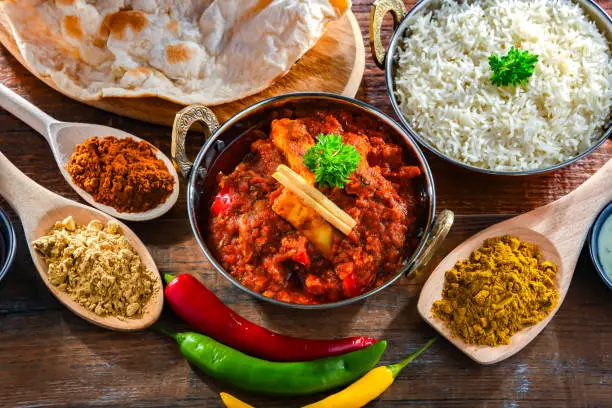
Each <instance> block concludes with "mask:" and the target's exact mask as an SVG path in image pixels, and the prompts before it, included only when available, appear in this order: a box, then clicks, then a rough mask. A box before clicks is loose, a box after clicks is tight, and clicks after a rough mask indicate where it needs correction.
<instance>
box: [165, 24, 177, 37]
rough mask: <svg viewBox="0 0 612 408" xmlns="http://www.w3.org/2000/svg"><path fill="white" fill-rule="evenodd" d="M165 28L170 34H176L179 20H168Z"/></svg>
mask: <svg viewBox="0 0 612 408" xmlns="http://www.w3.org/2000/svg"><path fill="white" fill-rule="evenodd" d="M166 28H167V29H168V31H170V32H171V33H172V34H175V35H176V34H178V30H179V22H178V21H177V20H172V21H169V22H168V24H166Z"/></svg>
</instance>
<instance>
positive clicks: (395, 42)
mask: <svg viewBox="0 0 612 408" xmlns="http://www.w3.org/2000/svg"><path fill="white" fill-rule="evenodd" d="M436 1H439V0H419V1H417V2H416V4H414V5H413V6H412V7H411V8H410V10H408V12H407V13H406V15H405V16H404V18H403V19H402V21H401V22H400V23H399V24H398V26H397V28H396V29H394V32H393V35H392V37H391V41H390V42H389V46H388V49H387V54H386V56H385V64H384V71H385V83H386V89H387V96H388V97H389V101H390V102H391V105H392V106H393V111H394V112H395V115H396V116H397V117H398V118H399V120H400V123H401V124H402V126H403V127H404V128H405V129H406V131H407V132H408V133H409V134H410V136H412V138H413V139H415V140H416V141H417V142H418V143H419V144H420V145H421V146H423V147H424V148H425V149H427V150H428V151H430V152H431V153H433V154H435V155H436V156H437V157H439V158H441V159H443V160H445V161H447V162H450V163H452V164H454V165H457V166H459V167H462V168H464V169H468V170H471V171H475V172H478V173H484V174H491V175H497V176H528V175H532V174H540V173H547V172H550V171H554V170H557V169H560V168H562V167H565V166H568V165H570V164H572V163H575V162H577V161H578V160H580V159H582V158H584V157H585V156H587V155H589V154H591V153H592V152H593V151H595V150H596V149H597V148H599V147H600V146H601V145H602V144H603V143H604V142H605V141H606V140H608V138H610V136H611V135H612V106H611V107H610V111H611V113H610V116H609V119H608V121H607V123H606V124H605V125H604V129H602V131H601V137H600V138H599V139H598V140H597V141H596V142H595V143H594V144H593V145H591V146H590V147H589V148H588V149H586V150H585V151H583V152H582V153H579V154H578V155H576V156H573V157H571V158H569V159H568V160H565V161H563V162H561V163H557V164H554V165H552V166H548V167H543V168H538V169H530V170H509V171H506V170H492V169H485V168H481V167H477V166H473V165H470V164H467V163H464V162H461V161H459V160H457V159H455V158H453V157H451V156H449V155H447V154H445V153H443V152H442V151H440V150H438V149H437V148H436V147H434V146H433V145H432V144H431V143H429V142H428V141H427V140H426V139H425V138H424V137H423V136H421V134H420V133H419V132H417V131H416V130H414V129H413V128H412V126H411V125H410V123H409V122H408V119H407V118H406V117H405V114H404V113H403V112H402V110H401V109H400V107H399V104H398V102H397V99H396V97H395V80H394V77H393V75H394V73H395V72H394V62H395V55H396V52H397V50H398V48H399V43H400V41H401V39H402V38H403V37H404V32H405V31H406V28H407V26H408V24H409V17H411V16H412V15H413V14H415V13H417V12H418V11H420V10H421V9H422V8H426V7H427V6H428V5H429V4H430V3H434V2H436ZM571 1H572V2H574V3H576V4H578V5H579V6H580V7H582V8H583V9H584V10H585V12H586V13H587V15H590V12H589V10H587V9H586V6H585V4H583V3H586V4H588V5H589V6H591V7H593V9H594V10H595V11H596V12H597V13H599V14H600V15H601V16H602V17H603V21H604V22H605V24H606V26H607V27H608V28H609V30H610V32H611V33H612V18H611V17H610V16H609V15H608V13H606V11H605V10H604V9H603V8H601V7H600V6H599V5H598V4H597V3H595V2H594V1H593V0H571ZM370 34H371V33H370ZM604 36H605V35H604ZM606 40H607V41H608V45H609V46H612V42H611V41H610V39H608V38H607V37H606ZM606 127H607V128H606Z"/></svg>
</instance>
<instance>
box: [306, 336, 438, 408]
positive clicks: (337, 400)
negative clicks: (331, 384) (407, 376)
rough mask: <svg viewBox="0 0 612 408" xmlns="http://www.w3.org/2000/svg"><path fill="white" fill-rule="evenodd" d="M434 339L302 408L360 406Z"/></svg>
mask: <svg viewBox="0 0 612 408" xmlns="http://www.w3.org/2000/svg"><path fill="white" fill-rule="evenodd" d="M434 341H436V339H435V338H433V339H431V340H429V341H428V342H427V343H426V344H425V345H424V346H423V347H421V348H420V349H418V350H417V351H416V352H414V353H413V354H411V355H410V356H409V357H408V358H407V359H405V360H403V361H401V362H399V363H397V364H392V365H388V366H380V367H376V368H374V369H373V370H370V372H368V373H367V374H366V375H364V376H363V377H361V378H360V379H359V380H357V381H356V382H354V383H353V384H351V385H349V386H348V387H346V388H345V389H343V390H342V391H340V392H338V393H336V394H333V395H330V396H329V397H327V398H325V399H322V400H321V401H318V402H315V403H314V404H310V405H306V406H305V407H304V408H360V407H363V406H364V405H366V404H367V403H368V402H370V401H372V400H373V399H375V398H376V397H378V396H379V395H380V394H382V393H383V392H385V390H386V389H387V388H389V386H390V385H391V384H393V380H395V377H397V375H398V374H399V372H400V371H402V369H403V368H404V367H406V366H407V365H408V364H410V363H411V362H412V360H414V359H415V358H417V357H418V356H419V355H420V354H421V353H422V352H424V351H425V350H426V349H427V348H428V347H429V346H430V345H431V344H432V343H433V342H434Z"/></svg>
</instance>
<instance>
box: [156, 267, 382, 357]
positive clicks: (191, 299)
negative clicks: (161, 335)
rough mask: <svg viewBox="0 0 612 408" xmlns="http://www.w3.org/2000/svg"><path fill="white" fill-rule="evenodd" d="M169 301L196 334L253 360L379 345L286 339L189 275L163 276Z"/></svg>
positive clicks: (366, 339) (369, 340) (365, 341)
mask: <svg viewBox="0 0 612 408" xmlns="http://www.w3.org/2000/svg"><path fill="white" fill-rule="evenodd" d="M164 279H165V280H166V282H168V285H167V286H166V289H165V295H166V301H167V302H168V304H169V305H170V307H171V308H172V310H174V312H175V313H176V314H177V315H179V317H181V318H182V319H183V320H185V321H186V322H187V323H189V324H190V325H191V326H193V327H195V328H196V329H197V330H199V331H201V332H202V333H204V334H207V335H209V336H210V337H212V338H214V339H215V340H218V341H219V342H221V343H224V344H226V345H227V346H230V347H233V348H235V349H238V350H240V351H242V352H243V353H246V354H249V355H251V356H255V357H259V358H263V359H266V360H272V361H308V360H315V359H318V358H324V357H330V356H336V355H339V354H344V353H348V352H351V351H355V350H359V349H362V348H365V347H368V346H371V345H372V344H374V343H376V342H377V340H376V339H373V338H370V337H361V336H357V337H348V338H344V339H337V340H312V339H301V338H297V337H290V336H284V335H282V334H279V333H275V332H272V331H270V330H268V329H265V328H263V327H261V326H259V325H257V324H255V323H252V322H250V321H248V320H246V319H245V318H243V317H241V316H240V315H239V314H237V313H236V312H234V311H233V310H231V309H230V308H229V307H227V306H225V304H223V302H221V300H220V299H219V298H218V297H217V296H216V295H215V294H214V293H212V292H211V291H210V290H208V288H206V286H204V285H203V284H202V283H200V281H198V280H197V279H196V278H195V277H193V276H191V275H189V274H183V275H179V276H177V277H174V276H173V275H168V274H166V275H164Z"/></svg>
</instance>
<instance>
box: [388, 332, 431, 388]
mask: <svg viewBox="0 0 612 408" xmlns="http://www.w3.org/2000/svg"><path fill="white" fill-rule="evenodd" d="M436 338H437V337H434V338H433V339H431V340H429V341H428V342H427V343H425V344H424V345H423V346H422V347H421V348H420V349H418V350H417V351H415V352H414V353H412V354H411V355H409V356H408V357H407V358H406V359H405V360H403V361H400V362H399V363H396V364H392V365H389V366H387V368H389V370H391V372H392V373H393V378H395V377H397V375H398V374H399V372H400V371H402V370H403V369H404V367H406V366H407V365H408V364H410V363H412V361H413V360H414V359H415V358H417V357H418V356H420V355H421V354H422V353H423V352H424V351H425V350H427V348H428V347H429V346H431V345H432V343H433V342H434V341H436Z"/></svg>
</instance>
